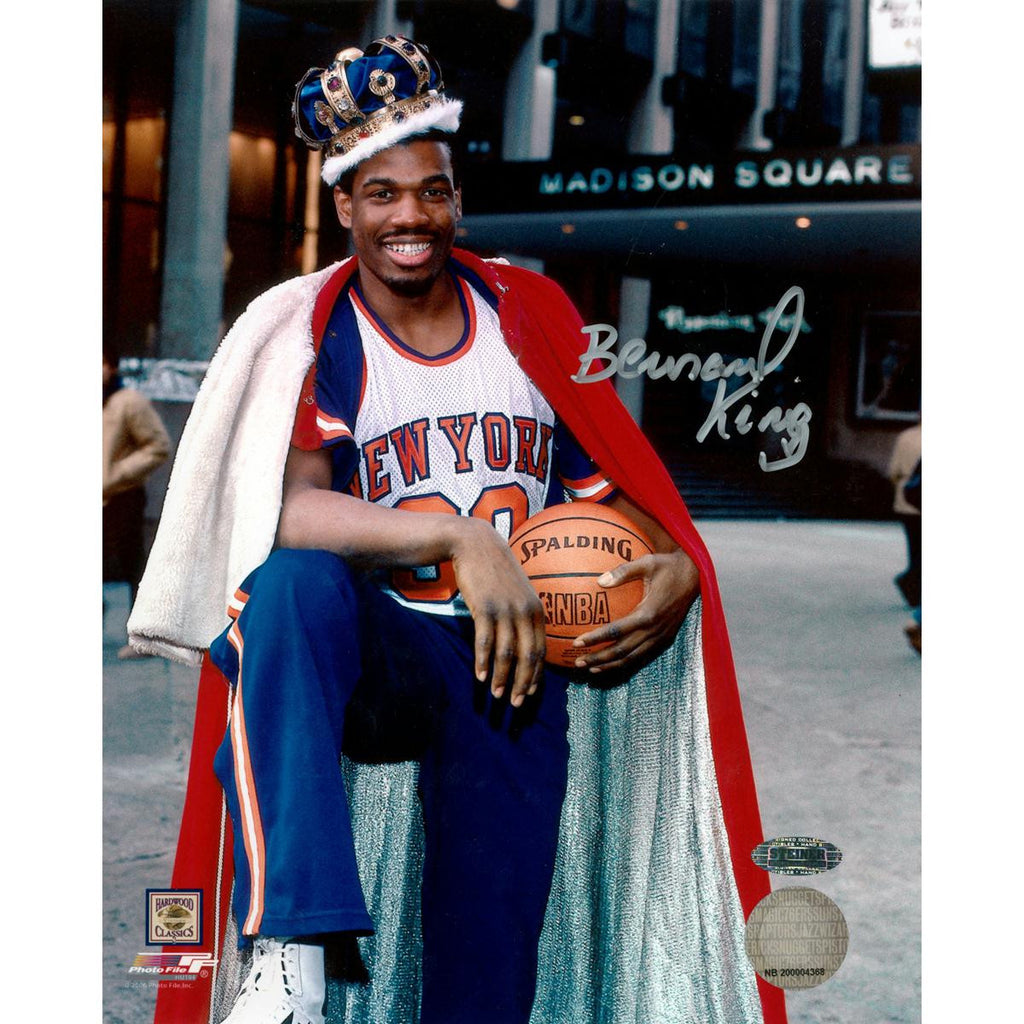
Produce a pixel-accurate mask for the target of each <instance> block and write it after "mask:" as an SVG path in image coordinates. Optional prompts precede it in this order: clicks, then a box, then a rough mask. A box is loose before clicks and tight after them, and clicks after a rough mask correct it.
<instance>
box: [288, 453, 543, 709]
mask: <svg viewBox="0 0 1024 1024" xmlns="http://www.w3.org/2000/svg"><path fill="white" fill-rule="evenodd" d="M330 488H331V456H330V453H329V452H327V451H324V450H320V451H303V450H302V449H299V448H295V447H293V448H292V449H291V450H290V452H289V455H288V462H287V464H286V466H285V474H284V496H283V503H282V508H281V519H280V522H279V525H278V533H277V541H278V546H280V547H289V548H319V549H322V550H325V551H333V552H334V553H335V554H338V555H341V557H342V558H344V559H345V560H346V561H348V562H350V563H352V564H353V565H355V566H358V567H360V568H415V567H416V566H421V565H432V564H435V563H437V562H446V561H451V563H452V566H453V568H454V570H455V579H456V582H457V584H458V587H459V590H460V591H461V593H462V598H463V600H464V601H465V602H466V606H467V607H468V608H469V611H470V614H471V615H472V617H473V627H474V637H475V640H474V648H475V662H476V665H475V669H476V675H477V678H478V679H479V680H480V681H481V682H485V681H486V680H487V677H488V674H490V676H491V692H492V693H493V694H494V695H495V696H496V697H500V696H501V695H502V694H503V693H504V692H505V689H506V687H507V686H508V685H509V676H510V673H511V672H513V670H512V665H513V662H514V663H515V668H514V674H512V678H511V695H510V699H511V703H512V704H513V706H515V707H518V706H519V705H520V704H522V702H523V700H524V699H525V698H526V696H527V695H528V694H532V693H534V692H535V691H536V689H537V686H538V684H539V682H540V676H541V672H542V670H543V667H544V646H545V638H544V609H543V607H542V605H541V603H540V599H539V598H538V597H537V595H536V593H535V592H534V590H533V588H532V587H531V586H530V584H529V581H528V580H527V578H526V575H525V574H524V573H523V570H522V569H521V568H520V566H519V563H518V562H517V561H516V559H515V556H514V555H513V553H512V550H511V548H509V546H508V544H507V543H506V542H505V541H504V540H503V539H502V538H501V536H499V534H498V533H497V532H496V531H495V530H494V528H493V527H492V526H491V525H490V524H489V523H486V522H484V521H483V520H481V519H473V518H470V517H466V516H453V515H445V514H438V513H429V512H407V511H402V510H399V509H390V508H385V507H382V506H379V505H375V504H373V503H372V502H368V501H363V500H362V499H361V498H356V497H354V496H352V495H349V494H339V493H338V492H336V491H332V490H331V489H330Z"/></svg>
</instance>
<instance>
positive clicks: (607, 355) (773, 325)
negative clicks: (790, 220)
mask: <svg viewBox="0 0 1024 1024" xmlns="http://www.w3.org/2000/svg"><path fill="white" fill-rule="evenodd" d="M791 302H795V303H796V308H795V311H794V313H793V315H792V316H791V317H786V318H785V322H787V323H789V324H790V325H791V326H790V330H789V334H788V335H787V336H786V340H785V342H783V344H782V346H781V347H780V348H779V350H778V351H777V352H776V353H775V354H774V355H770V354H769V350H770V346H771V343H772V336H773V335H774V334H775V331H776V329H777V328H778V327H779V322H780V320H782V319H783V315H784V313H785V311H786V309H787V308H788V307H789V305H790V303H791ZM803 319H804V292H803V289H802V288H800V287H797V286H794V287H792V288H790V289H789V291H787V292H786V293H785V295H783V296H782V298H781V299H780V300H779V302H778V303H777V304H776V306H775V309H774V310H773V311H772V313H771V316H769V318H768V322H767V323H766V324H765V328H764V333H763V334H762V335H761V345H760V348H759V349H758V353H757V358H756V359H754V358H746V359H733V360H732V361H731V362H728V363H727V362H725V360H724V359H723V358H722V356H721V354H720V353H718V352H712V353H711V354H710V355H709V356H708V357H707V359H704V360H702V359H701V358H700V356H698V355H697V354H696V353H694V352H684V353H683V354H682V355H680V356H664V357H663V356H662V355H661V354H660V353H658V352H656V351H653V350H652V351H651V352H650V353H648V351H647V342H646V341H644V339H643V338H631V339H630V340H629V341H627V342H625V343H624V344H623V345H621V346H620V347H619V351H618V352H615V351H613V349H614V347H615V344H616V342H617V341H618V337H619V332H618V331H617V330H616V329H615V328H614V327H612V326H611V325H610V324H589V325H588V326H586V327H583V328H581V330H582V331H583V333H584V334H586V335H587V336H588V339H589V340H588V344H587V351H586V352H584V353H583V354H582V355H581V356H580V368H579V372H577V373H574V374H573V375H572V380H574V381H576V383H577V384H593V383H595V382H596V381H599V380H606V379H607V378H609V377H611V376H614V375H615V374H618V375H619V376H620V377H625V378H633V377H639V376H640V375H641V374H647V376H648V377H650V379H651V380H658V379H659V378H661V377H668V379H669V380H677V379H678V378H679V377H680V376H681V374H682V373H683V372H684V371H685V372H686V376H687V377H688V378H689V379H690V380H696V379H697V378H698V377H700V379H701V380H703V381H709V382H710V381H717V387H716V392H715V398H714V401H713V402H712V404H711V409H710V410H709V412H708V415H707V418H706V419H705V420H704V423H703V424H702V425H701V428H700V429H699V430H698V431H697V441H698V442H702V441H704V439H705V438H706V437H707V436H708V434H710V433H711V431H712V430H717V431H718V435H719V437H722V438H725V439H727V440H728V438H730V437H731V436H732V435H731V434H730V433H729V425H730V418H731V421H732V426H733V427H734V428H735V429H736V431H737V433H739V434H748V433H750V431H751V430H752V429H753V428H754V421H753V420H752V419H751V416H752V415H753V411H754V410H753V406H752V405H751V404H750V403H749V402H743V400H744V399H745V398H747V396H750V397H751V398H757V388H758V386H759V385H760V384H761V383H762V382H763V381H764V380H766V379H767V378H768V376H769V375H770V374H771V373H773V372H774V371H775V370H777V369H778V368H779V366H781V365H782V361H783V360H784V359H785V358H786V356H787V355H789V352H790V350H791V349H792V348H793V346H794V345H795V344H796V340H797V338H798V337H799V336H800V329H801V327H802V325H803ZM596 361H602V362H604V364H605V365H604V366H601V367H598V368H596V369H594V370H591V367H592V366H593V364H594V363H595V362H596ZM743 376H749V378H750V380H749V381H747V382H746V383H745V384H742V385H740V387H738V388H736V390H735V391H733V392H732V394H726V391H727V389H728V386H729V385H728V381H729V378H730V377H737V378H738V377H743ZM740 402H743V405H742V406H741V407H740V408H736V406H739V404H740ZM810 420H811V409H810V406H808V405H807V403H806V402H797V403H796V405H794V406H792V407H791V408H786V409H783V408H782V407H781V406H778V405H776V406H773V407H772V408H771V409H769V410H768V412H766V413H765V414H764V415H763V416H762V417H761V418H760V419H759V420H757V429H758V431H759V432H760V433H762V434H763V433H765V431H767V430H773V431H774V432H775V433H777V434H784V435H785V436H784V437H781V438H780V444H781V446H782V452H783V458H781V459H776V460H775V461H774V462H769V461H768V456H767V455H766V454H765V453H764V452H758V455H757V462H758V465H759V466H760V467H761V469H762V470H763V471H764V472H765V473H771V472H774V471H775V470H779V469H786V468H787V467H789V466H795V465H796V464H797V463H798V462H799V461H800V460H801V459H802V458H803V457H804V455H805V454H806V452H807V443H808V440H809V438H810V428H809V427H808V424H809V423H810Z"/></svg>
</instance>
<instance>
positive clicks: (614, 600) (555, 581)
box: [509, 501, 653, 668]
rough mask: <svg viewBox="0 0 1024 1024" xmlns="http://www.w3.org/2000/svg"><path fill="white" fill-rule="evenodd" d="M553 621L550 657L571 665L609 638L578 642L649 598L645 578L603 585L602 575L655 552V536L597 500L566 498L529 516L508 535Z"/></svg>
mask: <svg viewBox="0 0 1024 1024" xmlns="http://www.w3.org/2000/svg"><path fill="white" fill-rule="evenodd" d="M509 544H510V545H511V547H512V550H513V551H514V552H515V555H516V557H517V558H518V559H519V564H520V565H521V566H522V567H523V571H524V572H525V573H526V575H527V578H528V579H529V580H530V583H531V584H533V588H534V590H536V591H537V594H538V596H539V597H540V600H541V603H542V604H543V605H544V615H545V617H546V619H547V625H546V626H545V632H546V633H547V638H548V640H547V654H546V660H547V661H548V662H549V663H550V664H552V665H559V666H561V667H562V668H572V666H573V665H574V664H575V662H576V659H577V658H579V657H580V656H581V655H584V654H588V653H590V652H591V651H596V650H598V649H600V648H601V647H607V646H608V644H607V643H604V644H596V645H594V646H593V647H573V646H572V642H573V640H574V639H575V638H576V637H578V636H579V635H580V634H581V633H587V632H589V631H590V630H592V629H596V628H597V627H598V626H602V625H604V624H605V623H608V622H612V621H613V620H615V619H620V618H622V617H623V616H624V615H628V614H629V612H631V611H632V610H633V609H634V608H635V607H636V606H637V605H638V604H639V603H640V600H641V598H642V597H643V596H644V584H643V580H630V581H628V582H627V583H623V584H622V585H621V586H618V587H602V586H600V585H599V584H598V582H597V578H598V576H601V575H603V574H604V573H606V572H607V571H608V570H609V569H614V568H615V567H616V566H618V565H621V564H622V563H623V562H631V561H633V560H634V559H636V558H640V557H642V556H643V555H649V554H651V552H652V550H653V549H652V547H651V542H650V540H648V538H647V537H646V536H644V534H643V533H642V532H641V531H640V530H639V529H638V528H637V527H636V526H635V525H634V524H633V523H632V521H631V520H629V519H628V518H627V517H626V516H624V515H623V514H622V513H621V512H617V511H616V510H615V509H612V508H608V507H607V506H606V505H598V504H597V503H596V502H585V501H579V502H566V503H564V504H561V505H553V506H551V507H550V508H546V509H544V510H543V511H542V512H539V513H537V515H535V516H532V517H531V518H530V519H528V520H527V521H526V522H525V523H523V525H522V526H520V527H519V529H518V530H516V532H515V533H514V534H513V535H512V537H511V539H510V540H509Z"/></svg>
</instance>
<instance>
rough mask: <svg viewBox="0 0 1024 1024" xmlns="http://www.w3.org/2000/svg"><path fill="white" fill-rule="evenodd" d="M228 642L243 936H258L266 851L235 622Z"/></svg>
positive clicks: (239, 644) (240, 639) (241, 642)
mask: <svg viewBox="0 0 1024 1024" xmlns="http://www.w3.org/2000/svg"><path fill="white" fill-rule="evenodd" d="M228 641H229V642H230V644H231V646H232V647H234V649H235V651H237V653H238V682H237V683H236V685H235V696H234V700H233V702H232V706H231V749H232V752H233V754H234V762H235V788H236V790H237V791H238V806H239V807H240V808H241V812H242V822H243V830H242V838H243V840H244V842H245V856H246V859H247V860H248V862H249V879H250V886H249V912H248V913H247V914H246V916H245V922H244V923H243V925H242V934H243V935H256V934H258V933H259V927H260V922H261V921H262V919H263V893H264V880H265V878H266V863H267V856H266V847H265V843H264V839H263V822H262V820H261V818H260V807H259V801H258V800H257V798H256V786H255V783H254V782H253V775H252V764H251V762H250V759H249V743H248V739H247V737H246V733H245V711H244V708H243V706H242V648H243V647H244V642H243V640H242V634H241V632H240V631H239V629H238V622H237V621H236V622H235V623H234V624H233V625H232V626H231V628H230V630H228Z"/></svg>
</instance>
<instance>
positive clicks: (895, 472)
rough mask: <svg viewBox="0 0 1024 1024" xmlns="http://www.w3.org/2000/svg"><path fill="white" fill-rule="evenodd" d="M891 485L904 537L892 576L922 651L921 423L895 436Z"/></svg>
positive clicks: (910, 633) (909, 633) (916, 645)
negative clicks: (901, 564)
mask: <svg viewBox="0 0 1024 1024" xmlns="http://www.w3.org/2000/svg"><path fill="white" fill-rule="evenodd" d="M889 479H890V480H891V481H892V485H893V505H892V508H893V512H894V513H895V514H896V518H897V519H898V520H899V521H900V522H901V523H902V524H903V530H904V532H905V534H906V537H907V567H906V569H904V570H903V572H901V573H899V575H897V576H896V577H895V578H894V581H893V582H894V583H895V584H896V586H897V587H898V588H899V590H900V593H901V594H902V595H903V597H904V599H905V600H906V602H907V604H908V605H910V607H911V609H912V610H913V615H914V621H913V622H912V623H911V624H910V625H908V626H907V628H906V634H907V638H908V639H909V641H910V643H911V646H913V648H914V649H915V650H916V651H917V652H918V653H919V654H920V652H921V483H920V480H921V424H920V422H918V423H917V424H915V425H914V426H912V427H909V428H907V429H906V430H904V431H903V432H902V433H901V434H900V435H899V436H898V437H897V438H896V445H895V447H894V448H893V452H892V457H891V458H890V460H889Z"/></svg>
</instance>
